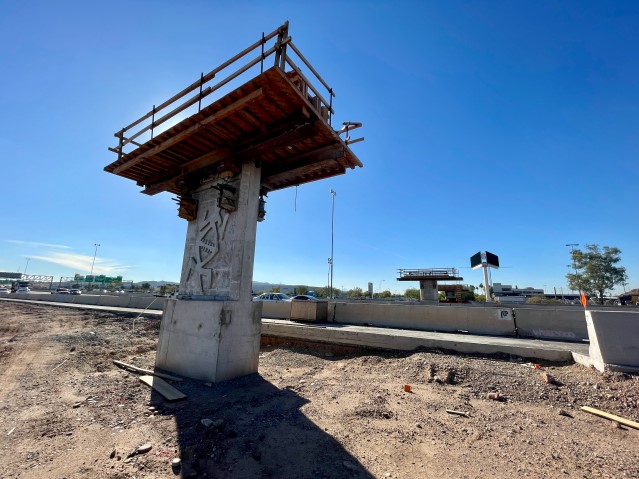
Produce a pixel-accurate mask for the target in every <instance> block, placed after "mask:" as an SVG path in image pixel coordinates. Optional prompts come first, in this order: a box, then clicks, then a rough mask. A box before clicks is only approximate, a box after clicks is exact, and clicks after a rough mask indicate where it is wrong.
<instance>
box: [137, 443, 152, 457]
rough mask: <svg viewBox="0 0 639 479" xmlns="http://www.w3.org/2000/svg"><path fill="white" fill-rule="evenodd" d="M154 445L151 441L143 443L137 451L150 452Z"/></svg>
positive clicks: (139, 452) (141, 452)
mask: <svg viewBox="0 0 639 479" xmlns="http://www.w3.org/2000/svg"><path fill="white" fill-rule="evenodd" d="M152 447H153V446H151V443H148V442H147V443H146V444H142V445H141V446H140V447H138V448H137V449H136V450H135V452H136V453H137V454H146V453H147V452H149V451H150V450H151V448H152Z"/></svg>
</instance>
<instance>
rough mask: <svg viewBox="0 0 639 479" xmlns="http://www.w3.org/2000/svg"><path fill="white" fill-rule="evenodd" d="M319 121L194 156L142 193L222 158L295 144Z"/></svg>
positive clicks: (237, 159) (243, 157)
mask: <svg viewBox="0 0 639 479" xmlns="http://www.w3.org/2000/svg"><path fill="white" fill-rule="evenodd" d="M319 123H320V122H319V121H316V122H315V123H304V124H302V125H300V126H297V127H295V128H293V129H289V130H288V131H283V132H279V131H278V132H277V133H276V134H275V136H273V137H270V136H269V137H268V139H267V138H258V139H252V140H251V143H252V144H254V145H255V146H248V145H245V146H243V147H240V149H239V150H238V151H235V152H233V151H232V150H230V149H228V148H219V149H217V150H215V151H212V152H210V153H207V154H205V155H203V156H201V157H200V158H196V159H194V160H192V161H189V162H188V163H186V164H184V165H182V167H181V168H176V169H175V172H173V173H170V174H169V175H167V176H165V177H164V178H162V179H159V178H156V179H154V180H150V181H149V182H148V183H147V186H146V188H145V189H144V190H143V191H142V193H144V194H146V195H155V194H158V193H160V192H162V191H165V190H168V189H169V188H171V187H172V186H173V185H174V184H176V182H178V181H179V180H183V179H185V177H186V176H187V175H189V174H192V173H193V172H195V171H197V170H199V169H201V168H205V167H207V166H211V165H213V164H215V163H219V162H221V161H223V160H228V159H232V160H233V161H235V162H237V163H241V162H242V161H246V160H251V159H253V160H254V159H259V158H260V156H261V155H263V154H265V153H267V152H270V151H272V150H274V149H276V148H281V147H284V146H285V145H291V144H295V143H296V142H299V141H302V140H304V139H306V138H308V136H309V135H312V134H313V133H314V131H315V129H316V128H317V126H318V125H319Z"/></svg>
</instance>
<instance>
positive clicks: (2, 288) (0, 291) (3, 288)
mask: <svg viewBox="0 0 639 479" xmlns="http://www.w3.org/2000/svg"><path fill="white" fill-rule="evenodd" d="M10 292H11V290H10V289H9V288H7V287H6V286H0V294H9V293H10Z"/></svg>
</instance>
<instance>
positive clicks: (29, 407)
mask: <svg viewBox="0 0 639 479" xmlns="http://www.w3.org/2000/svg"><path fill="white" fill-rule="evenodd" d="M134 319H135V315H123V314H112V313H107V312H101V311H89V310H76V309H65V308H58V307H49V306H41V305H32V304H25V303H12V302H7V301H0V378H1V379H2V383H1V384H2V387H1V388H0V477H2V478H5V479H6V478H18V477H20V478H47V479H49V478H56V479H57V478H66V479H72V478H167V477H169V478H170V477H198V478H199V477H209V478H316V477H317V478H322V477H327V478H345V477H360V478H366V477H380V478H387V477H392V478H408V477H441V478H455V479H457V478H483V477H490V478H496V479H499V478H504V479H505V478H508V479H511V478H523V477H530V478H542V477H547V478H554V477H566V478H595V477H609V478H625V477H627V478H637V477H639V431H638V430H634V429H628V428H626V427H623V426H619V425H618V424H616V423H613V422H611V421H608V420H605V419H601V418H598V417H595V416H593V415H590V414H587V413H585V412H583V411H581V410H580V409H579V408H580V406H582V405H588V406H592V407H595V408H598V409H602V410H605V411H608V412H611V413H613V414H617V415H619V416H622V417H625V418H627V419H631V420H634V421H637V420H639V407H638V406H639V377H636V376H628V375H623V374H610V375H605V376H602V375H599V374H598V373H596V372H594V371H591V370H588V369H585V368H583V367H581V366H578V365H550V364H542V365H541V367H542V370H538V369H535V368H534V367H532V365H531V364H528V363H526V361H525V360H522V359H519V358H479V357H470V356H461V355H448V354H444V353H443V352H437V351H430V352H427V351H418V352H414V353H410V354H395V353H380V352H359V353H356V352H344V351H343V350H342V351H340V350H336V349H330V348H328V347H320V346H315V347H312V348H311V347H308V346H306V347H304V346H300V345H291V344H289V345H285V344H275V343H276V340H274V339H268V338H267V339H266V340H265V341H264V342H265V343H266V344H264V347H263V348H262V352H261V355H260V374H259V375H257V374H256V375H251V376H248V377H244V378H241V379H237V380H233V381H228V382H225V383H221V384H217V385H206V384H203V383H200V382H197V381H191V380H185V381H183V382H179V383H178V382H176V383H173V385H174V386H176V387H177V388H178V389H179V390H181V391H182V392H184V393H186V394H187V395H188V398H187V399H184V400H181V401H175V402H167V401H165V400H163V399H162V397H161V396H158V395H157V394H156V393H153V392H152V391H151V390H150V389H149V388H148V387H147V386H146V385H144V384H142V383H141V382H140V381H139V380H138V374H134V373H131V372H127V371H124V370H122V369H120V368H118V367H116V366H115V365H114V364H113V362H112V360H113V359H118V360H121V361H125V362H127V363H131V364H135V365H137V366H139V367H144V368H152V366H153V362H154V354H155V347H156V343H157V337H158V332H159V319H157V317H152V318H151V317H150V318H144V317H142V318H138V319H136V320H135V321H134ZM450 371H453V373H452V374H451V373H449V372H450ZM541 372H548V373H550V374H551V375H552V376H554V378H556V380H557V384H549V383H547V382H546V381H545V380H544V379H543V378H542V377H541ZM432 376H435V377H434V378H432ZM452 376H454V378H453V377H452ZM447 378H448V379H450V381H449V382H451V384H448V383H446V379H447ZM404 385H410V386H411V391H410V392H405V391H404ZM490 392H498V393H501V394H502V395H503V396H505V399H504V400H502V401H495V400H491V399H488V398H487V393H490ZM447 409H452V410H457V411H461V412H466V413H468V417H465V416H458V415H451V414H449V413H447V412H446V410H447ZM143 445H148V446H150V450H148V451H147V452H143V451H145V449H142V450H140V452H137V451H138V448H140V447H141V446H143ZM146 449H148V447H147V448H146ZM176 458H179V459H180V461H181V462H180V465H179V466H178V467H172V465H171V463H172V461H173V460H174V459H176Z"/></svg>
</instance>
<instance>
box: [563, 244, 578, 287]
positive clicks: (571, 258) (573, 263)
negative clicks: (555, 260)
mask: <svg viewBox="0 0 639 479" xmlns="http://www.w3.org/2000/svg"><path fill="white" fill-rule="evenodd" d="M566 246H570V262H571V264H572V269H573V270H574V272H575V278H576V279H577V280H579V277H578V276H577V265H575V256H574V254H575V246H579V243H567V244H566ZM571 291H572V289H571ZM580 291H581V288H580Z"/></svg>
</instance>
